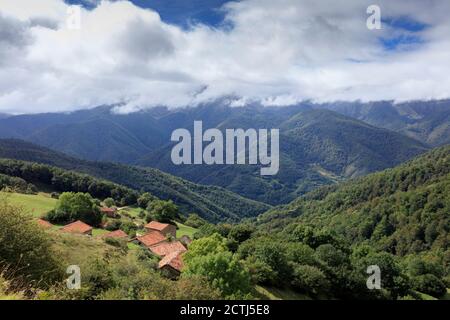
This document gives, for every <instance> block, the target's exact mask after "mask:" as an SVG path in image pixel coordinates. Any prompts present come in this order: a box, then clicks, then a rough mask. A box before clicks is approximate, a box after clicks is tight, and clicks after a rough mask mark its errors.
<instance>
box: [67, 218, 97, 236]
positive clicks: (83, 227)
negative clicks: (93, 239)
mask: <svg viewBox="0 0 450 320" xmlns="http://www.w3.org/2000/svg"><path fill="white" fill-rule="evenodd" d="M92 229H93V228H92V227H91V226H90V225H88V224H86V223H84V222H83V221H80V220H78V221H75V222H72V223H69V224H68V225H65V226H64V227H62V228H61V229H60V230H61V231H63V232H70V233H78V234H85V235H90V236H91V235H92Z"/></svg>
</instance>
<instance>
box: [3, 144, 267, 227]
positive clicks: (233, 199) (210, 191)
mask: <svg viewBox="0 0 450 320" xmlns="http://www.w3.org/2000/svg"><path fill="white" fill-rule="evenodd" d="M0 158H9V159H18V160H24V161H32V162H36V163H42V164H46V165H50V166H54V167H58V168H63V169H65V170H73V171H75V172H81V173H84V174H87V175H90V176H93V177H97V178H101V179H106V180H108V181H112V182H115V183H117V184H120V185H123V186H126V187H128V188H131V189H134V190H139V191H145V192H150V193H152V194H154V195H155V196H157V197H158V198H161V199H164V200H172V201H174V202H175V203H176V204H177V205H178V206H179V207H180V208H181V210H182V212H183V213H184V214H188V213H192V212H196V213H198V214H199V215H201V216H202V217H203V218H205V219H207V220H209V221H213V222H217V221H220V220H226V219H231V220H235V221H236V220H240V219H241V218H243V217H252V216H256V215H258V214H260V213H262V212H264V211H266V210H267V209H268V208H269V206H268V205H265V204H262V203H258V202H256V201H253V200H249V199H246V198H243V197H241V196H239V195H237V194H234V193H232V192H230V191H228V190H225V189H223V188H219V187H206V186H202V185H198V184H195V183H192V182H189V181H185V180H183V179H180V178H177V177H174V176H171V175H169V174H166V173H163V172H161V171H159V170H156V169H149V168H139V167H132V166H126V165H121V164H113V163H102V162H90V161H84V160H79V159H75V158H72V157H69V156H67V155H64V154H61V153H58V152H54V151H52V150H49V149H47V148H43V147H39V146H36V145H33V144H30V143H27V142H23V141H19V140H0ZM5 161H6V160H2V161H0V163H1V162H5ZM6 164H7V165H6V166H5V170H3V171H2V170H0V173H7V174H9V175H17V174H15V173H14V172H10V171H8V167H9V166H11V165H13V163H11V162H8V161H6ZM22 165H23V163H18V164H15V166H17V167H21V166H22ZM0 168H1V166H0ZM51 170H54V168H53V169H51ZM63 173H65V171H62V172H61V175H63ZM67 174H68V173H67ZM22 178H24V179H25V178H26V177H22ZM94 196H96V195H95V194H94Z"/></svg>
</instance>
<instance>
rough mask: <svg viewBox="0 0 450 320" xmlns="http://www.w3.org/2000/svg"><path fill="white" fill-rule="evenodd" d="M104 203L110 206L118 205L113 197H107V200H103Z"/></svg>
mask: <svg viewBox="0 0 450 320" xmlns="http://www.w3.org/2000/svg"><path fill="white" fill-rule="evenodd" d="M103 203H104V204H105V206H107V207H108V208H112V207H114V206H115V205H116V202H115V201H114V199H113V198H106V199H105V200H103Z"/></svg>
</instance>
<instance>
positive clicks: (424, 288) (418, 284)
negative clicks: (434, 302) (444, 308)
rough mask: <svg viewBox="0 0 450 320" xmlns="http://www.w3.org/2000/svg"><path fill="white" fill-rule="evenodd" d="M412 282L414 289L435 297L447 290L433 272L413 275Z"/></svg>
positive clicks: (440, 295)
mask: <svg viewBox="0 0 450 320" xmlns="http://www.w3.org/2000/svg"><path fill="white" fill-rule="evenodd" d="M412 282H413V288H414V289H415V290H417V291H419V292H422V293H426V294H429V295H431V296H433V297H436V298H439V297H442V296H443V295H444V294H445V293H446V292H447V288H446V286H445V284H444V282H443V281H441V280H440V279H439V278H438V277H436V276H435V275H433V274H424V275H420V276H417V277H414V278H413V279H412Z"/></svg>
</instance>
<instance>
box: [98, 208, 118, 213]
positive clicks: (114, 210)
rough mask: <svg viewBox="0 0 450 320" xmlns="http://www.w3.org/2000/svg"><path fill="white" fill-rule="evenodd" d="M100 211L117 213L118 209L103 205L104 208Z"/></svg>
mask: <svg viewBox="0 0 450 320" xmlns="http://www.w3.org/2000/svg"><path fill="white" fill-rule="evenodd" d="M100 211H101V212H109V213H115V212H116V211H117V210H116V209H115V208H106V207H103V208H100Z"/></svg>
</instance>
